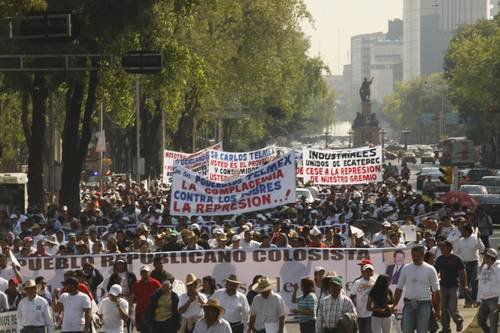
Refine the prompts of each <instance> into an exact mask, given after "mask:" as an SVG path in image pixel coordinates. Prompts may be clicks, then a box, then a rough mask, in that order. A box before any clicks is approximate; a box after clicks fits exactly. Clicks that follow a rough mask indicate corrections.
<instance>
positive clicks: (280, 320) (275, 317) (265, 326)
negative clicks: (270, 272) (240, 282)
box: [248, 277, 286, 333]
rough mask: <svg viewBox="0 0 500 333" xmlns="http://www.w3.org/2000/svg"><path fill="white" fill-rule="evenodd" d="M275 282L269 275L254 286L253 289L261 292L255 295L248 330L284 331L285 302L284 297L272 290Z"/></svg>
mask: <svg viewBox="0 0 500 333" xmlns="http://www.w3.org/2000/svg"><path fill="white" fill-rule="evenodd" d="M273 286H274V282H271V281H270V280H269V279H268V278H267V277H262V278H260V279H259V281H258V282H257V283H256V284H255V285H254V286H253V287H252V290H254V291H256V292H258V293H259V295H257V296H255V298H254V300H253V302H252V306H251V307H250V322H249V324H248V332H249V333H251V332H254V333H266V332H277V333H283V328H284V327H285V315H286V312H285V302H284V301H283V298H281V296H280V295H279V294H277V293H275V292H273V291H272V289H273Z"/></svg>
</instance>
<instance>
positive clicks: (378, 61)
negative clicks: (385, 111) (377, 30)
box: [370, 40, 403, 103]
mask: <svg viewBox="0 0 500 333" xmlns="http://www.w3.org/2000/svg"><path fill="white" fill-rule="evenodd" d="M370 55H371V59H370V75H371V76H373V77H374V78H375V80H374V81H373V83H372V87H371V99H372V100H374V101H377V102H380V103H381V102H383V100H384V97H385V96H386V95H389V94H391V93H392V92H393V91H394V87H395V85H396V83H397V82H399V81H401V80H402V79H403V41H402V40H379V41H377V42H376V43H374V44H372V46H371V52H370Z"/></svg>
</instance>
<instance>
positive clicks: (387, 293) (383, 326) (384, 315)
mask: <svg viewBox="0 0 500 333" xmlns="http://www.w3.org/2000/svg"><path fill="white" fill-rule="evenodd" d="M389 282H390V280H389V277H388V276H387V275H384V274H381V275H379V276H378V278H377V280H376V281H375V284H374V285H373V288H372V289H371V290H370V293H369V294H368V302H367V304H366V309H367V310H368V311H371V312H372V322H371V325H372V333H390V331H391V315H392V308H393V306H394V305H393V297H392V296H393V295H392V292H391V290H390V289H389Z"/></svg>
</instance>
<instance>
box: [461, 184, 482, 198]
mask: <svg viewBox="0 0 500 333" xmlns="http://www.w3.org/2000/svg"><path fill="white" fill-rule="evenodd" d="M459 191H460V192H464V193H467V194H470V195H471V196H476V195H483V194H488V191H487V190H486V187H484V186H483V185H462V186H460V189H459Z"/></svg>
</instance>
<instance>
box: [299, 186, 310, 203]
mask: <svg viewBox="0 0 500 333" xmlns="http://www.w3.org/2000/svg"><path fill="white" fill-rule="evenodd" d="M296 192H297V200H298V201H301V200H302V199H305V201H306V203H313V202H314V197H313V195H312V194H311V191H309V190H308V189H307V188H298V189H297V191H296Z"/></svg>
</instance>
